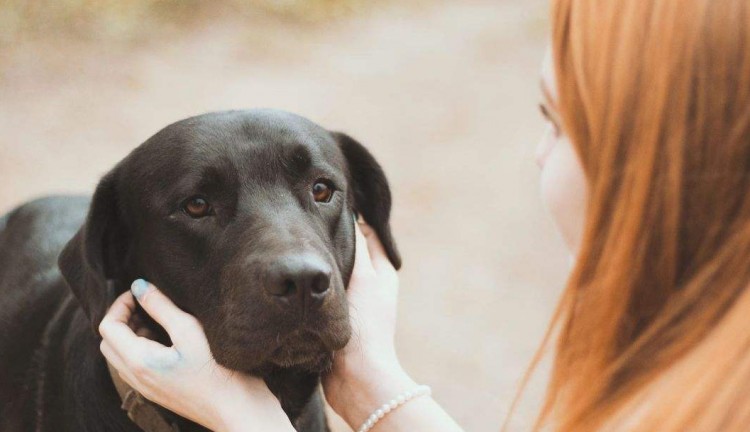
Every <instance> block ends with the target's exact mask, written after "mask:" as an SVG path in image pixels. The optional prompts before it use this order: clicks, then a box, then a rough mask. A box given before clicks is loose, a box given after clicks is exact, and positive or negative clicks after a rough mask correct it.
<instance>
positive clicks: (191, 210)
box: [184, 197, 211, 219]
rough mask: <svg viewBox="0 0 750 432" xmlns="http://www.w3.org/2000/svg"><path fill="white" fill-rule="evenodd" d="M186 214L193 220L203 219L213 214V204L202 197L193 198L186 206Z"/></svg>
mask: <svg viewBox="0 0 750 432" xmlns="http://www.w3.org/2000/svg"><path fill="white" fill-rule="evenodd" d="M184 209H185V213H187V214H188V215H189V216H190V217H192V218H196V219H197V218H202V217H206V216H208V215H210V214H211V204H209V203H208V201H206V200H205V199H203V198H201V197H193V198H190V199H189V200H187V202H186V203H185V205H184Z"/></svg>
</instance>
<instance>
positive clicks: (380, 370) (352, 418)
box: [329, 356, 417, 430]
mask: <svg viewBox="0 0 750 432" xmlns="http://www.w3.org/2000/svg"><path fill="white" fill-rule="evenodd" d="M345 369H346V370H345V371H344V373H343V374H342V376H341V377H340V378H339V379H338V380H337V381H338V382H337V383H336V388H335V390H334V391H333V392H332V393H333V394H334V395H335V398H333V400H331V398H329V403H330V405H331V407H332V408H333V409H334V411H336V413H337V414H338V415H340V416H341V417H342V418H343V419H344V420H345V421H346V422H347V424H349V426H350V427H352V428H353V429H355V430H356V429H357V428H358V427H359V426H360V425H361V424H362V423H363V422H364V421H365V420H366V419H367V418H368V417H369V416H370V414H372V412H373V411H374V410H375V409H377V408H378V407H380V406H382V405H383V404H384V403H386V402H388V401H389V400H391V399H392V398H394V397H396V396H397V395H399V394H401V393H403V392H405V391H407V390H412V389H414V388H415V387H416V386H417V384H416V382H415V381H414V380H413V379H412V378H411V377H410V376H409V374H407V373H406V371H405V370H404V369H403V368H402V367H401V364H400V363H399V362H398V360H397V359H396V358H395V356H393V357H390V356H380V357H378V358H374V359H370V360H369V361H368V362H367V363H359V364H348V365H346V366H345Z"/></svg>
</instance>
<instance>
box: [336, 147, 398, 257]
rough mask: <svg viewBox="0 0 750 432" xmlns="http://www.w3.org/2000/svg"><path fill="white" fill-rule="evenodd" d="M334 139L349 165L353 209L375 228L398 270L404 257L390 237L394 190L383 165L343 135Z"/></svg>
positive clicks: (363, 148) (391, 236)
mask: <svg viewBox="0 0 750 432" xmlns="http://www.w3.org/2000/svg"><path fill="white" fill-rule="evenodd" d="M332 134H333V137H334V138H335V139H336V141H337V142H338V144H339V147H340V148H341V151H342V152H343V153H344V157H346V160H347V163H348V165H349V177H350V182H351V186H352V187H351V189H352V198H353V200H354V210H355V211H356V212H357V213H359V214H361V215H362V216H363V217H364V219H365V221H366V222H367V223H368V224H370V226H372V228H373V229H374V230H375V232H376V233H377V234H378V238H380V242H381V243H383V247H384V248H385V252H386V254H387V255H388V259H389V260H390V261H391V263H392V264H393V266H394V267H395V268H396V269H397V270H398V269H399V268H400V267H401V256H400V255H399V253H398V249H397V248H396V242H395V241H394V240H393V235H392V234H391V225H390V222H389V220H390V217H391V188H390V187H389V186H388V180H387V179H386V178H385V173H384V172H383V168H381V167H380V164H378V162H377V161H376V160H375V158H374V157H373V156H372V155H371V154H370V152H369V151H367V149H366V148H365V147H364V146H363V145H362V144H360V143H359V142H357V141H356V140H355V139H353V138H352V137H350V136H349V135H346V134H344V133H341V132H333V133H332Z"/></svg>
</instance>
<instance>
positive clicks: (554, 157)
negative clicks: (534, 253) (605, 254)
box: [540, 135, 588, 255]
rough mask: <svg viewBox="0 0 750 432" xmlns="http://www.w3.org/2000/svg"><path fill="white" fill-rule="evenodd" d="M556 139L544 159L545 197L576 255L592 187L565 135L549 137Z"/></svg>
mask: <svg viewBox="0 0 750 432" xmlns="http://www.w3.org/2000/svg"><path fill="white" fill-rule="evenodd" d="M544 139H545V140H553V142H551V143H550V142H547V143H543V144H542V145H540V149H541V148H542V146H544V145H546V146H548V148H547V152H546V154H545V155H544V157H543V159H542V160H541V166H542V174H541V177H542V178H541V188H542V200H543V201H544V205H545V207H546V208H547V211H548V212H549V213H550V215H552V219H553V220H554V222H555V225H556V226H557V229H558V231H559V232H560V234H561V235H562V237H563V240H564V241H565V244H566V245H567V247H568V249H569V250H570V252H571V254H573V255H575V254H576V252H577V251H578V246H579V245H580V243H581V237H582V235H583V226H584V219H585V215H586V201H587V194H588V188H587V186H586V177H585V175H584V173H583V167H582V166H581V163H580V161H579V159H578V157H577V156H576V154H575V151H574V150H573V146H572V145H571V144H570V141H569V140H568V139H567V138H565V137H555V136H554V135H553V136H549V135H548V136H545V138H544Z"/></svg>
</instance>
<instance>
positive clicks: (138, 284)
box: [130, 279, 148, 300]
mask: <svg viewBox="0 0 750 432" xmlns="http://www.w3.org/2000/svg"><path fill="white" fill-rule="evenodd" d="M147 291H148V282H146V281H145V280H143V279H136V280H135V281H133V284H132V285H130V292H132V293H133V295H134V296H135V298H137V299H139V300H140V298H141V297H143V295H144V294H146V292H147Z"/></svg>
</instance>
